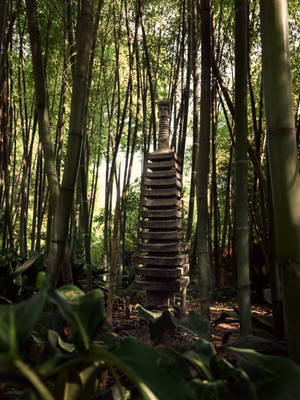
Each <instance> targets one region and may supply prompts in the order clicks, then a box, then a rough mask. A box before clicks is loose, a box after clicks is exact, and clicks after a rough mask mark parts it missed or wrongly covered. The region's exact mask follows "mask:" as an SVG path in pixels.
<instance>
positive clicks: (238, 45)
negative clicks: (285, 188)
mask: <svg viewBox="0 0 300 400" xmlns="http://www.w3.org/2000/svg"><path fill="white" fill-rule="evenodd" d="M247 4H248V1H247V0H235V138H236V139H235V164H236V190H235V195H236V197H235V209H236V210H235V211H236V219H235V230H236V232H235V243H236V262H237V289H238V304H239V312H240V334H241V335H248V334H249V333H251V330H252V327H251V311H250V273H249V222H248V159H247V135H248V121H247V70H248V51H247V50H248V45H247V39H248V34H247V25H248V11H247Z"/></svg>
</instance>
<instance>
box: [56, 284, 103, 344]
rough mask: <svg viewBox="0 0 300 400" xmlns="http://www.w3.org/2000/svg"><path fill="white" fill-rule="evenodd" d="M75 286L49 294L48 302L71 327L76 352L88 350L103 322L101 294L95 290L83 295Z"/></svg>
mask: <svg viewBox="0 0 300 400" xmlns="http://www.w3.org/2000/svg"><path fill="white" fill-rule="evenodd" d="M77 289H78V288H76V287H75V286H67V287H62V288H60V289H59V290H57V291H55V292H54V291H53V292H51V294H50V300H51V301H52V302H53V303H55V304H56V305H57V306H58V309H59V311H60V313H61V314H62V315H63V317H64V318H65V319H66V320H67V321H68V322H69V323H70V324H71V325H72V329H73V335H74V344H75V346H76V349H77V350H78V351H82V350H84V349H85V350H87V349H89V348H90V345H91V342H92V340H93V339H94V337H95V335H96V333H97V330H98V329H99V327H100V326H101V325H102V324H103V323H104V322H105V312H104V300H103V293H102V291H101V290H100V289H95V290H93V291H91V292H89V293H87V294H84V293H83V292H82V291H81V290H80V289H78V290H77Z"/></svg>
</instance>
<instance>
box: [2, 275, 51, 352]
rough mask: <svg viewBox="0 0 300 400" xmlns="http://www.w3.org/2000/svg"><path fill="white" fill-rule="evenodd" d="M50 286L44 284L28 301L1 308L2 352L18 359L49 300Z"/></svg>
mask: <svg viewBox="0 0 300 400" xmlns="http://www.w3.org/2000/svg"><path fill="white" fill-rule="evenodd" d="M49 290H50V286H49V283H48V282H44V286H43V287H42V289H41V290H40V291H39V292H38V293H37V294H36V295H34V296H32V297H31V298H29V299H28V300H24V301H22V302H20V303H17V304H13V305H2V306H0V352H1V353H9V354H11V355H12V356H13V357H18V354H19V352H20V351H22V350H23V348H24V345H25V343H26V341H27V339H28V338H29V337H30V334H31V332H32V330H33V327H34V325H35V323H36V321H37V319H38V317H39V315H40V313H41V312H42V309H43V307H44V304H45V302H46V301H47V299H48V294H49Z"/></svg>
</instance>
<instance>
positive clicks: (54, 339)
mask: <svg viewBox="0 0 300 400" xmlns="http://www.w3.org/2000/svg"><path fill="white" fill-rule="evenodd" d="M48 339H49V341H50V342H51V343H52V345H53V347H55V346H56V344H58V345H59V346H60V347H61V348H62V349H63V350H65V351H67V352H68V353H73V352H74V351H75V347H74V344H73V343H68V342H65V341H64V340H62V338H61V337H60V335H59V334H58V333H57V332H56V331H54V330H53V329H49V330H48Z"/></svg>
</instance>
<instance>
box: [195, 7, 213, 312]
mask: <svg viewBox="0 0 300 400" xmlns="http://www.w3.org/2000/svg"><path fill="white" fill-rule="evenodd" d="M200 15H201V100H200V147H199V157H198V182H197V255H198V278H199V292H200V303H201V313H202V314H203V315H204V316H205V317H206V318H209V305H210V286H211V285H210V273H211V271H210V269H211V262H210V257H209V247H208V244H209V243H208V224H209V210H208V199H207V196H208V175H209V147H210V146H209V138H210V91H211V88H210V82H211V71H210V48H211V46H210V0H201V9H200Z"/></svg>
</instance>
